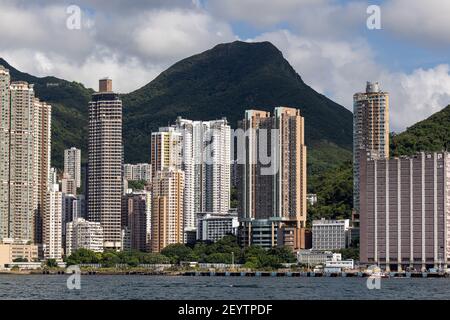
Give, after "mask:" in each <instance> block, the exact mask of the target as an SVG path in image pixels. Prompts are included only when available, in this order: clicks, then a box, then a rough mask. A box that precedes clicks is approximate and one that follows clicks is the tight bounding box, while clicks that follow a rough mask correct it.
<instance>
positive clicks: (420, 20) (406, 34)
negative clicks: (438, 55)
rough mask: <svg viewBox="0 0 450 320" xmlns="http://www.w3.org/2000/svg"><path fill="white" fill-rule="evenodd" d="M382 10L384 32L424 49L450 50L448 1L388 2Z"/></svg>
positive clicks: (400, 0)
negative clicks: (425, 46) (426, 47)
mask: <svg viewBox="0 0 450 320" xmlns="http://www.w3.org/2000/svg"><path fill="white" fill-rule="evenodd" d="M381 8H382V11H381V19H382V23H383V28H384V29H385V30H387V31H389V32H392V33H394V34H396V35H397V36H399V37H401V38H406V39H410V40H413V41H415V42H416V43H419V44H423V45H426V44H429V43H431V44H433V45H437V46H450V19H449V13H450V1H442V0H427V1H423V0H388V1H386V3H385V4H383V5H382V7H381Z"/></svg>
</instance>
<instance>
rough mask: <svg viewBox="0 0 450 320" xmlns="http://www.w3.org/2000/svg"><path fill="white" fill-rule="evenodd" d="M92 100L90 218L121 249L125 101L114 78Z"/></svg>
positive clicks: (106, 240)
mask: <svg viewBox="0 0 450 320" xmlns="http://www.w3.org/2000/svg"><path fill="white" fill-rule="evenodd" d="M99 87H100V92H98V93H94V94H93V95H92V101H91V102H90V103H89V143H88V199H87V202H88V218H89V220H90V221H93V222H100V224H101V226H102V228H103V238H104V247H105V248H109V249H113V250H120V249H121V247H122V246H121V242H122V237H121V224H120V221H121V200H122V187H123V185H122V163H123V146H122V101H121V100H120V98H119V95H118V94H117V93H114V92H112V91H111V90H112V84H111V80H110V79H102V80H100V84H99Z"/></svg>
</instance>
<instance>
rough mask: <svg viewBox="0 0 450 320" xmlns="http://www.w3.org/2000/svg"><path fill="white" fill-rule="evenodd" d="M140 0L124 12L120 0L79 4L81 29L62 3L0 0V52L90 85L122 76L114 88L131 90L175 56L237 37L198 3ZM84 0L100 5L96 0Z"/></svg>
mask: <svg viewBox="0 0 450 320" xmlns="http://www.w3.org/2000/svg"><path fill="white" fill-rule="evenodd" d="M2 2H3V3H2ZM172 2H173V1H172ZM145 3H146V4H145ZM145 3H144V1H142V2H138V3H136V6H135V5H133V6H131V7H133V8H134V10H137V9H138V8H139V9H140V11H137V12H133V14H129V15H123V14H122V13H123V11H122V9H123V10H126V9H125V8H122V6H123V2H118V1H112V2H111V3H109V6H108V10H106V11H100V10H97V11H94V13H92V12H90V11H89V10H88V9H86V8H85V7H82V8H83V9H84V11H82V20H81V21H82V28H81V29H80V30H69V29H68V28H67V27H66V19H67V17H68V14H67V13H66V9H67V6H66V5H65V4H56V2H51V1H50V2H49V4H47V5H44V6H41V7H38V6H35V5H33V4H28V3H27V4H25V3H22V2H21V1H18V2H13V1H2V0H0V5H1V10H0V30H8V31H7V32H4V33H3V34H2V39H1V48H0V55H1V56H2V57H4V58H5V59H6V60H7V61H8V62H9V63H10V64H11V65H13V66H15V67H16V68H18V69H20V70H21V71H25V72H28V73H31V74H34V75H37V76H46V75H55V76H58V77H62V78H65V79H70V80H76V81H80V82H82V83H84V84H86V85H87V86H90V87H94V88H96V87H97V84H96V83H97V78H98V76H99V74H101V76H104V75H106V74H108V75H109V76H111V77H114V75H117V77H126V79H118V78H116V79H114V82H115V86H116V88H117V90H118V91H121V92H128V91H131V90H135V89H137V88H139V87H140V86H142V85H145V84H147V83H148V82H150V81H151V80H153V79H154V77H155V76H156V75H157V74H158V72H161V71H163V70H164V69H166V68H167V67H169V66H170V65H171V64H173V63H175V62H176V61H178V60H180V59H183V58H186V57H188V56H190V55H193V54H196V53H198V52H201V51H203V50H207V49H209V48H210V47H212V46H214V45H215V44H217V43H221V42H228V41H232V40H234V39H235V38H236V37H235V36H234V35H233V32H232V30H231V28H230V26H229V25H228V24H227V23H225V22H222V21H221V20H220V19H217V18H213V17H212V16H210V15H209V14H208V13H207V12H206V11H204V10H202V9H201V8H200V7H199V3H197V4H196V3H195V2H192V3H190V4H189V5H188V6H184V7H172V5H174V3H172V4H168V7H169V8H170V9H168V8H162V4H159V3H154V5H155V6H154V7H152V6H149V5H148V2H145ZM161 3H162V2H161ZM89 4H90V6H91V7H95V8H96V7H99V8H100V3H99V1H98V2H97V1H94V2H90V3H89ZM19 5H20V7H19ZM86 5H87V4H86ZM113 9H115V10H113ZM128 10H130V9H128ZM12 25H13V26H14V28H11V26H12ZM108 70H110V71H108Z"/></svg>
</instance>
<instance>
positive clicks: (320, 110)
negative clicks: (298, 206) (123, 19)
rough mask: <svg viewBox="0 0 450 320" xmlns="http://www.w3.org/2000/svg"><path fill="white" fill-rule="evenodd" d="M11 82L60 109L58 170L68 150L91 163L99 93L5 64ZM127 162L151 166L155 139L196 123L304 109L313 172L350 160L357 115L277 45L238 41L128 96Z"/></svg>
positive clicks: (182, 65)
mask: <svg viewBox="0 0 450 320" xmlns="http://www.w3.org/2000/svg"><path fill="white" fill-rule="evenodd" d="M0 64H2V65H4V66H5V67H6V68H8V69H9V70H10V72H11V76H12V80H14V81H17V80H23V81H27V82H29V83H34V84H35V89H36V95H37V97H39V98H40V99H41V100H44V101H47V102H49V103H51V104H52V105H53V126H52V129H53V136H52V139H53V143H52V165H53V166H56V167H59V168H61V167H62V159H63V150H64V148H68V147H71V146H77V147H81V149H82V153H83V159H86V154H87V152H86V141H87V106H88V102H89V100H90V95H91V94H92V92H93V90H92V89H87V88H85V87H84V86H83V85H82V84H79V83H76V82H68V81H65V80H62V79H58V78H54V77H45V78H38V77H34V76H32V75H29V74H26V73H22V72H20V71H18V70H16V69H14V68H13V67H12V66H10V65H9V64H8V63H7V62H6V61H4V60H1V59H0ZM122 99H123V106H124V132H123V137H124V146H125V161H126V162H131V163H132V162H149V159H150V134H151V132H152V131H153V130H157V129H158V127H160V126H165V125H167V124H168V123H173V122H174V121H175V119H176V117H177V116H183V117H187V118H190V119H194V120H197V119H204V120H208V119H217V118H221V117H227V119H228V120H229V122H230V124H231V126H232V127H236V123H237V121H238V120H240V119H242V118H243V116H244V111H245V110H246V109H249V108H258V109H263V110H268V111H272V110H273V108H274V107H276V106H292V107H297V108H300V109H301V113H302V115H303V116H304V117H305V137H306V143H307V145H308V147H309V149H308V150H309V152H308V161H309V164H310V166H309V171H310V173H313V174H314V173H318V172H320V171H323V170H325V169H328V168H330V167H335V166H336V165H338V164H339V163H342V162H344V161H348V160H349V159H351V145H352V114H351V112H350V111H348V110H347V109H345V108H344V107H342V106H341V105H339V104H336V103H335V102H333V101H331V100H330V99H328V98H326V97H325V96H323V95H321V94H319V93H317V92H316V91H314V90H313V89H312V88H311V87H309V86H308V85H306V84H305V83H304V82H303V80H302V79H301V77H300V76H299V75H298V74H297V73H296V72H295V70H294V69H293V68H292V67H291V66H290V64H289V63H288V62H287V61H286V60H285V59H284V58H283V55H282V53H281V52H280V51H279V50H278V49H277V48H276V47H275V46H273V45H272V44H271V43H269V42H261V43H245V42H239V41H236V42H233V43H227V44H220V45H217V46H216V47H214V48H212V49H211V50H208V51H206V52H203V53H200V54H198V55H194V56H192V57H189V58H186V59H184V60H181V61H180V62H178V63H176V64H174V65H173V66H172V67H170V68H169V69H167V70H166V71H164V72H162V73H161V74H160V75H159V76H158V77H157V78H156V79H154V80H153V81H151V82H150V83H149V84H147V85H145V86H144V87H142V88H140V89H138V90H136V91H134V92H131V93H129V94H124V95H122Z"/></svg>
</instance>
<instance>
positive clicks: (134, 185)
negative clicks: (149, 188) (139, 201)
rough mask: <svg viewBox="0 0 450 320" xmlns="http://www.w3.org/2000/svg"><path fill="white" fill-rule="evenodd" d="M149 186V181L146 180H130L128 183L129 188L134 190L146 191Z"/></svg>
mask: <svg viewBox="0 0 450 320" xmlns="http://www.w3.org/2000/svg"><path fill="white" fill-rule="evenodd" d="M146 185H147V181H145V180H137V181H134V180H130V181H128V188H130V189H133V190H144V189H145V186H146Z"/></svg>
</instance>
